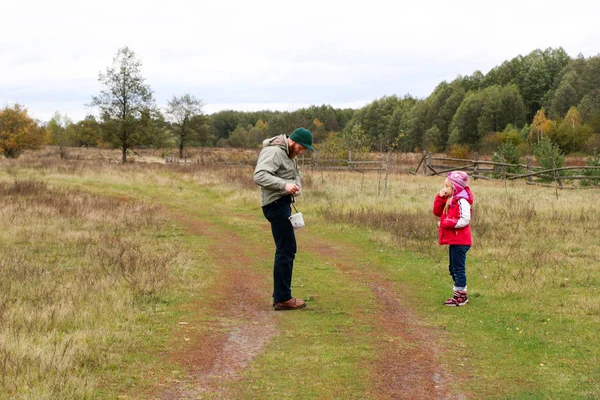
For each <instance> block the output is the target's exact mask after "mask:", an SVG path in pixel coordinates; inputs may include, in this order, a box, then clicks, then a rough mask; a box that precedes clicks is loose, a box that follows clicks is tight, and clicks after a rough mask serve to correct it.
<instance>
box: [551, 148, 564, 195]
mask: <svg viewBox="0 0 600 400" xmlns="http://www.w3.org/2000/svg"><path fill="white" fill-rule="evenodd" d="M552 169H553V170H554V171H553V172H554V180H555V181H556V182H558V186H560V188H561V189H562V187H563V184H562V181H561V180H560V176H559V175H558V171H557V170H556V160H554V155H553V156H552Z"/></svg>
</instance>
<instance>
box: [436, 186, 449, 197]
mask: <svg viewBox="0 0 600 400" xmlns="http://www.w3.org/2000/svg"><path fill="white" fill-rule="evenodd" d="M438 195H439V196H440V197H448V193H447V188H443V189H442V190H440V192H439V193H438Z"/></svg>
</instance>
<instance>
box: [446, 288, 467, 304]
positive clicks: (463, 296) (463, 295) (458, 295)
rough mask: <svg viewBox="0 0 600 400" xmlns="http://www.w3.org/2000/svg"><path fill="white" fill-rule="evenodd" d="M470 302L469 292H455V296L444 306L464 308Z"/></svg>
mask: <svg viewBox="0 0 600 400" xmlns="http://www.w3.org/2000/svg"><path fill="white" fill-rule="evenodd" d="M468 302H469V299H467V292H466V291H465V290H456V291H454V296H453V297H450V298H449V299H448V300H446V301H445V302H444V305H445V306H448V307H460V306H464V305H465V304H467V303H468Z"/></svg>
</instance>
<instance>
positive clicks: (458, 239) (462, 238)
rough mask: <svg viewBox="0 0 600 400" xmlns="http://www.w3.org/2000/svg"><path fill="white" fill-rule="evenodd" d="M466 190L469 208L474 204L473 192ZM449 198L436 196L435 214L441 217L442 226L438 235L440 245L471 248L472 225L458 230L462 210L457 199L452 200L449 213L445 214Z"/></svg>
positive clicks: (434, 203)
mask: <svg viewBox="0 0 600 400" xmlns="http://www.w3.org/2000/svg"><path fill="white" fill-rule="evenodd" d="M465 190H466V191H467V193H468V194H469V198H467V199H465V200H467V202H468V203H469V206H470V205H471V204H473V194H472V193H471V190H470V189H469V188H468V187H466V188H465ZM446 200H447V198H445V197H440V196H439V195H437V196H435V200H434V202H433V213H434V214H435V215H436V216H437V217H440V226H439V228H438V234H439V237H440V244H456V245H462V246H471V245H472V244H473V239H472V238H471V223H470V222H469V224H468V225H467V226H465V227H463V228H456V224H457V223H458V221H459V219H460V218H461V216H462V215H461V212H462V213H464V212H465V210H461V206H460V205H459V203H458V201H457V200H456V199H452V201H451V202H450V206H449V207H448V213H447V214H444V206H445V205H446Z"/></svg>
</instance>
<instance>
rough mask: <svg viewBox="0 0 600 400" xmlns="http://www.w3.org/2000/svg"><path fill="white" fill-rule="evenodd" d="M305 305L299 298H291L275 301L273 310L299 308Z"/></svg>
mask: <svg viewBox="0 0 600 400" xmlns="http://www.w3.org/2000/svg"><path fill="white" fill-rule="evenodd" d="M304 307H306V303H305V302H303V301H302V300H300V299H295V298H293V297H292V298H291V299H289V300H288V301H283V302H281V303H275V310H277V311H284V310H299V309H301V308H304Z"/></svg>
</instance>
